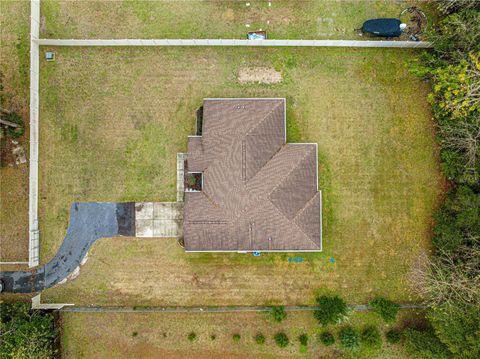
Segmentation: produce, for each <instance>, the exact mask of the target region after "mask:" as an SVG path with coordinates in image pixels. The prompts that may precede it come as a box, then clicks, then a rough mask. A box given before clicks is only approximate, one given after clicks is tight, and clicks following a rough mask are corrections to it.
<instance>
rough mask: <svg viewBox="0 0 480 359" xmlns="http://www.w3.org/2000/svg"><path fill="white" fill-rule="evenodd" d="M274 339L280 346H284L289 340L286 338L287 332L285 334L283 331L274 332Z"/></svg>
mask: <svg viewBox="0 0 480 359" xmlns="http://www.w3.org/2000/svg"><path fill="white" fill-rule="evenodd" d="M274 339H275V343H277V345H278V346H279V347H280V348H285V347H286V346H288V343H289V342H290V341H289V340H288V336H287V334H285V333H284V332H278V333H277V334H275V336H274Z"/></svg>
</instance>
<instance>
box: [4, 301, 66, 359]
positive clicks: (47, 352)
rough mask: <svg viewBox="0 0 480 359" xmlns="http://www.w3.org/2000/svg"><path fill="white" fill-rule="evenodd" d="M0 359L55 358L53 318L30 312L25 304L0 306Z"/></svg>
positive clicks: (33, 311) (49, 315) (45, 314)
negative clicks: (0, 358)
mask: <svg viewBox="0 0 480 359" xmlns="http://www.w3.org/2000/svg"><path fill="white" fill-rule="evenodd" d="M0 314H1V322H0V333H1V334H0V357H2V358H4V357H6V358H36V359H47V358H48V359H50V358H53V357H55V355H56V353H57V349H56V348H55V339H56V338H57V335H58V330H57V329H56V328H55V322H54V318H53V315H52V314H50V313H46V312H41V311H37V310H30V306H29V305H28V304H27V303H21V302H17V303H1V304H0Z"/></svg>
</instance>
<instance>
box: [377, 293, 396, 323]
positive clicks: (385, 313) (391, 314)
mask: <svg viewBox="0 0 480 359" xmlns="http://www.w3.org/2000/svg"><path fill="white" fill-rule="evenodd" d="M370 306H372V308H373V311H374V312H375V313H378V314H380V316H381V317H382V318H383V320H384V321H385V322H387V323H393V322H395V320H396V319H397V313H398V310H399V309H400V306H399V305H398V304H396V303H394V302H392V301H391V300H389V299H385V298H382V297H377V298H375V299H374V300H372V301H371V302H370Z"/></svg>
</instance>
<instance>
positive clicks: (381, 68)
mask: <svg viewBox="0 0 480 359" xmlns="http://www.w3.org/2000/svg"><path fill="white" fill-rule="evenodd" d="M44 50H46V48H42V52H43V51H44ZM55 51H56V52H57V60H56V61H55V62H52V63H46V62H44V61H43V60H42V62H41V86H40V88H41V94H40V102H41V103H40V118H41V121H42V125H41V127H40V204H39V205H40V226H41V259H42V261H44V262H45V261H46V260H48V259H49V258H50V257H51V256H53V254H54V253H55V251H56V249H57V248H58V246H59V245H60V243H61V241H62V239H63V236H64V234H65V231H66V227H67V221H68V208H69V207H70V204H71V202H73V201H143V200H149V201H170V200H174V199H175V176H176V174H175V172H176V171H175V160H176V159H175V156H176V152H180V151H185V150H186V141H187V135H188V134H192V133H193V132H194V125H195V110H196V109H197V107H198V106H200V105H201V103H202V98H203V97H286V98H287V118H288V129H287V130H288V140H289V141H291V142H316V143H318V144H319V182H320V183H319V188H320V189H322V191H323V200H324V203H323V208H324V210H323V219H324V252H323V253H321V254H318V253H317V254H303V255H301V256H302V257H304V258H305V261H304V262H303V263H289V262H288V257H289V255H288V254H267V255H266V254H263V255H262V256H261V257H258V258H254V257H252V256H251V255H242V254H185V253H184V252H183V250H182V249H181V248H180V247H179V246H178V245H177V244H176V241H175V240H174V239H134V238H114V239H102V240H100V241H99V242H98V243H97V244H96V245H95V246H94V247H93V248H92V250H91V251H90V254H89V260H88V262H87V264H86V265H85V266H84V267H82V272H81V275H80V276H79V277H78V278H77V279H75V280H74V281H72V282H70V283H67V284H66V285H62V286H59V287H58V288H53V289H50V290H47V291H46V292H44V294H43V298H44V300H45V301H49V302H68V303H76V304H79V305H89V304H97V305H233V304H240V305H254V304H269V303H282V304H285V305H287V304H308V303H312V301H313V298H314V294H315V293H316V291H330V290H333V291H337V292H339V293H340V294H341V295H342V296H344V297H345V298H346V300H347V301H348V302H351V303H361V302H365V301H366V300H368V299H369V298H371V297H373V296H374V295H376V294H382V295H384V296H387V297H390V298H392V299H395V300H398V301H415V300H418V298H417V296H416V294H415V293H412V292H411V291H410V290H409V285H408V276H409V273H410V270H411V268H412V265H414V264H415V260H416V258H417V256H418V255H419V254H420V253H422V252H424V251H427V250H428V249H429V246H430V244H429V243H430V228H431V222H432V221H431V214H432V210H433V209H434V207H435V203H436V202H437V200H438V198H439V196H440V194H441V191H442V190H441V189H442V185H443V181H442V178H441V175H440V172H439V169H438V165H437V163H436V149H435V145H434V138H433V137H434V134H433V123H432V120H431V114H430V111H429V105H428V104H427V102H426V93H427V91H428V87H427V85H426V84H423V83H421V82H420V81H418V80H417V79H415V78H414V77H413V76H411V75H410V74H409V73H408V70H407V68H406V66H405V65H406V64H405V61H404V59H405V58H409V57H412V56H415V52H413V51H405V50H382V49H357V50H352V49H331V48H328V49H325V48H324V49H321V48H317V49H308V48H303V49H273V48H269V49H266V48H262V49H259V48H210V49H207V48H135V49H127V48H114V49H113V48H110V49H107V48H56V49H55ZM252 66H253V67H256V66H258V67H273V68H275V69H276V70H278V71H280V72H281V73H282V76H283V82H282V83H280V84H275V85H261V84H240V83H239V82H238V80H237V74H238V71H239V70H240V69H242V68H244V67H252ZM331 258H334V260H335V262H334V263H331V262H330V259H331Z"/></svg>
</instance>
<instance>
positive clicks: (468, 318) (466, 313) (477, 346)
mask: <svg viewBox="0 0 480 359" xmlns="http://www.w3.org/2000/svg"><path fill="white" fill-rule="evenodd" d="M428 318H429V321H430V323H431V324H432V326H433V329H434V330H435V334H436V336H437V337H438V338H439V339H440V341H441V342H442V343H443V344H445V346H446V347H447V348H448V350H449V351H450V352H451V353H453V354H454V356H455V357H458V358H465V359H474V358H480V320H479V318H480V307H479V306H476V305H467V304H463V305H458V304H457V303H455V304H454V305H452V304H443V305H440V306H437V307H435V308H434V309H433V310H432V311H431V312H430V314H429V315H428Z"/></svg>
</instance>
